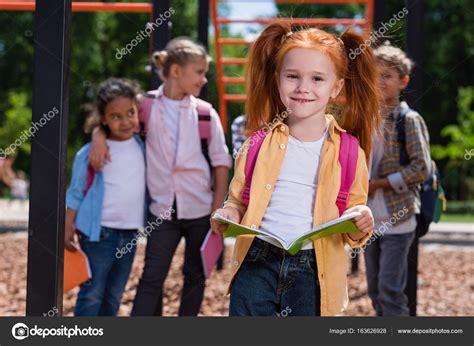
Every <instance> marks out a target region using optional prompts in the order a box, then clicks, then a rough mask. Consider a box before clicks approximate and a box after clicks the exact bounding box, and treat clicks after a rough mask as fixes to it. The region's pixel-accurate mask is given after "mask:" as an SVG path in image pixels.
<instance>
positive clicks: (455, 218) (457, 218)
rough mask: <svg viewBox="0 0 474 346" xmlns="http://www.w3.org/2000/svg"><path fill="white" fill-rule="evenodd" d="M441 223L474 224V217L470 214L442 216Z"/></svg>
mask: <svg viewBox="0 0 474 346" xmlns="http://www.w3.org/2000/svg"><path fill="white" fill-rule="evenodd" d="M440 222H473V223H474V215H469V214H441V220H440Z"/></svg>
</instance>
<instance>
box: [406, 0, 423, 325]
mask: <svg viewBox="0 0 474 346" xmlns="http://www.w3.org/2000/svg"><path fill="white" fill-rule="evenodd" d="M405 6H406V8H407V9H408V14H407V17H406V51H407V54H408V56H409V57H410V58H411V59H412V60H413V61H414V62H415V67H414V69H413V72H412V74H411V78H410V84H409V85H408V88H407V92H406V93H405V94H404V97H405V100H406V101H407V102H408V104H409V105H410V107H411V108H413V109H415V110H417V111H418V112H420V113H421V111H422V101H423V100H422V95H423V69H422V66H423V23H424V20H423V17H424V3H423V0H418V1H408V0H406V1H405ZM417 273H418V238H415V240H414V241H413V244H412V245H411V247H410V251H409V253H408V279H407V286H406V288H405V294H406V295H407V297H408V307H409V309H410V316H416V305H417V297H416V296H417V288H418V276H417V275H418V274H417Z"/></svg>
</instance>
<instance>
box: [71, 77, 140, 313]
mask: <svg viewBox="0 0 474 346" xmlns="http://www.w3.org/2000/svg"><path fill="white" fill-rule="evenodd" d="M136 95H137V88H136V86H135V85H134V84H133V83H132V82H130V81H127V80H124V79H116V78H111V79H108V80H106V81H104V82H103V83H102V84H101V85H100V86H99V89H98V92H97V97H96V103H95V110H94V112H93V114H92V115H91V117H90V118H89V119H88V121H87V124H86V127H88V128H94V127H95V126H96V125H98V124H100V126H101V127H102V128H103V129H104V132H105V133H106V134H107V145H108V147H109V153H110V160H109V161H108V162H107V164H106V165H105V168H104V169H103V171H102V172H94V171H93V170H92V168H91V167H90V166H89V163H88V155H89V151H90V144H87V145H85V146H84V147H83V148H81V150H79V152H78V153H77V154H76V157H75V159H74V166H73V173H72V180H71V185H70V187H69V190H68V192H67V212H66V234H65V246H66V247H67V248H68V249H70V250H72V251H74V250H75V249H76V247H77V246H78V244H77V242H76V241H75V233H76V232H75V231H76V230H78V231H79V232H78V234H79V238H80V239H79V244H80V247H81V249H82V250H83V251H84V252H85V254H86V255H87V257H88V259H89V263H90V267H91V271H92V278H91V279H90V280H89V281H87V282H85V283H84V284H82V285H81V288H80V291H79V295H78V297H77V302H76V308H75V315H76V316H114V315H116V314H117V311H118V309H119V307H120V300H121V298H122V294H123V291H124V289H125V285H126V283H127V280H128V277H129V274H130V270H131V268H132V264H133V258H134V256H135V248H136V246H135V245H136V240H137V237H136V235H137V230H138V229H139V228H140V227H142V226H143V225H144V220H145V210H146V207H145V195H146V193H145V190H146V187H145V152H144V145H143V142H142V141H141V140H140V138H139V136H138V135H137V134H136V130H137V128H138V111H137V100H136ZM86 130H87V129H86ZM86 132H87V131H86Z"/></svg>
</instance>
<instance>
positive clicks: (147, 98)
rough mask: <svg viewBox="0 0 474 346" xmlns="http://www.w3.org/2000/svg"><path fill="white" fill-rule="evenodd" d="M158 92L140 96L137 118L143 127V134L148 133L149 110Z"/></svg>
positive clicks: (149, 92)
mask: <svg viewBox="0 0 474 346" xmlns="http://www.w3.org/2000/svg"><path fill="white" fill-rule="evenodd" d="M157 93H158V90H150V91H147V92H146V93H145V94H143V95H141V98H140V109H139V112H138V118H139V119H140V122H141V123H143V126H144V129H143V131H144V134H146V133H147V132H148V123H149V121H150V114H151V108H152V107H153V100H154V99H155V98H156V95H157Z"/></svg>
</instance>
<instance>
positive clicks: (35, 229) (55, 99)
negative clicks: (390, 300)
mask: <svg viewBox="0 0 474 346" xmlns="http://www.w3.org/2000/svg"><path fill="white" fill-rule="evenodd" d="M276 2H277V3H295V4H303V3H320V4H336V5H337V4H348V3H357V4H361V3H363V4H366V11H365V16H364V18H363V19H351V18H343V19H331V18H327V19H320V18H318V19H311V18H298V19H295V20H294V21H293V23H295V24H310V25H326V26H328V25H336V24H342V25H361V26H364V27H365V28H366V29H367V30H369V29H370V28H371V27H372V23H374V26H375V27H377V25H379V24H380V23H381V22H382V19H383V18H384V16H383V1H382V0H353V1H348V0H319V1H315V0H311V1H304V0H286V1H282V0H276ZM217 3H218V1H217V0H210V2H209V1H207V0H200V1H199V14H198V16H199V17H198V26H199V28H198V40H199V41H201V42H202V43H203V44H204V45H205V46H207V43H208V26H209V5H210V4H211V5H212V11H213V13H212V15H213V19H214V23H213V25H214V29H215V39H216V58H217V59H216V60H217V72H218V93H219V112H220V114H221V120H222V122H223V125H224V128H225V129H227V127H228V126H227V115H228V114H227V103H228V102H235V101H244V100H245V95H237V94H235V95H234V94H226V93H225V85H229V84H243V83H244V80H243V78H240V77H231V76H224V74H223V71H224V68H223V66H224V65H227V64H238V65H245V63H246V59H242V58H240V59H235V58H232V57H224V56H222V46H224V45H232V44H238V45H249V44H250V42H247V41H244V40H241V39H232V38H226V37H221V35H220V30H219V29H220V25H221V24H228V23H233V22H239V23H260V24H266V23H268V22H270V21H271V20H274V19H257V20H247V19H240V20H238V19H229V18H224V17H219V16H218V12H217ZM169 7H170V0H153V1H152V2H150V3H102V2H72V1H71V0H38V1H37V2H36V4H35V2H34V1H31V0H27V1H5V0H0V10H4V11H35V29H34V32H35V36H34V42H35V54H34V75H33V77H34V78H33V80H34V82H33V107H32V108H33V114H32V121H33V122H40V120H41V118H42V117H43V114H44V113H47V112H48V111H49V110H51V109H53V107H56V108H57V109H59V113H58V114H57V115H56V116H55V117H54V118H53V119H52V120H51V121H49V123H48V126H45V127H44V128H42V129H41V131H38V132H37V134H35V137H34V140H32V146H31V191H30V214H29V225H28V232H29V233H28V265H27V267H28V275H27V308H26V314H27V315H28V316H43V314H44V313H46V312H48V311H50V310H51V309H53V308H56V309H57V311H59V314H62V298H63V253H64V229H63V228H64V213H65V190H66V153H67V128H68V111H69V110H68V99H69V46H70V32H71V30H70V27H71V14H72V12H73V11H82V12H96V11H110V12H143V13H150V14H151V20H152V21H155V20H156V19H157V18H158V17H159V14H160V13H164V12H165V11H166V10H168V9H169ZM406 7H407V8H409V11H408V14H407V17H406V21H407V24H406V28H407V35H406V36H407V41H406V42H407V47H406V48H407V51H408V54H409V55H410V56H411V57H412V58H413V59H414V60H415V61H416V62H417V65H416V68H415V71H414V73H413V74H412V78H411V83H412V84H411V89H412V92H411V93H410V94H408V95H407V99H408V102H409V103H410V104H411V105H412V106H414V108H415V109H417V110H420V100H421V96H422V76H421V61H422V59H421V58H422V56H421V49H422V46H423V44H422V42H423V1H422V0H419V1H416V2H414V3H410V2H409V1H406ZM168 40H169V26H168V25H161V26H160V27H159V28H157V29H156V30H155V31H154V34H153V35H152V39H151V49H152V50H158V49H163V48H164V47H165V45H166V43H167V42H168ZM158 83H159V81H158V79H157V77H156V74H155V73H152V74H151V87H152V88H155V87H157V85H158ZM417 246H418V243H417V242H415V243H414V245H413V247H412V253H411V255H410V256H411V257H410V259H409V266H410V269H409V272H410V273H409V283H408V287H407V292H408V293H409V300H410V310H411V314H412V315H415V314H416V268H417Z"/></svg>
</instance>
